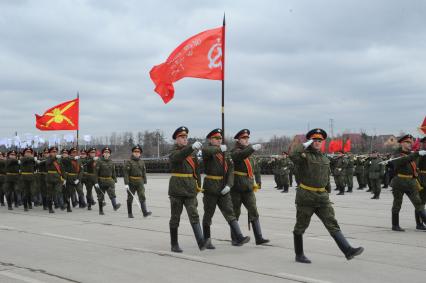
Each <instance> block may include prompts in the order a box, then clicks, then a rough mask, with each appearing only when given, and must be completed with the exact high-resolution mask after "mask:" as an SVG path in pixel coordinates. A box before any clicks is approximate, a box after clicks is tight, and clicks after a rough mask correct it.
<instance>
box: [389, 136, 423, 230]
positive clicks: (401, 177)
mask: <svg viewBox="0 0 426 283" xmlns="http://www.w3.org/2000/svg"><path fill="white" fill-rule="evenodd" d="M398 142H399V144H400V147H399V149H398V150H397V151H396V153H395V157H400V158H399V159H396V160H392V161H390V163H391V164H392V166H393V168H394V171H395V177H393V178H392V181H391V187H392V194H393V205H392V230H393V231H400V232H402V231H404V229H402V228H401V227H400V226H399V211H400V210H401V205H402V199H403V197H404V194H406V195H407V196H408V198H409V199H410V201H411V203H412V204H413V206H414V208H415V219H416V229H418V230H426V227H425V226H424V225H423V223H422V221H423V222H426V212H425V205H424V204H423V203H422V201H421V199H420V196H419V190H422V189H423V188H422V187H421V186H420V184H419V181H418V179H417V178H418V172H417V165H416V161H417V159H418V157H419V156H425V155H426V150H420V151H418V152H413V153H412V152H411V147H412V144H413V136H412V135H409V134H408V135H405V136H403V137H401V138H400V139H399V140H398Z"/></svg>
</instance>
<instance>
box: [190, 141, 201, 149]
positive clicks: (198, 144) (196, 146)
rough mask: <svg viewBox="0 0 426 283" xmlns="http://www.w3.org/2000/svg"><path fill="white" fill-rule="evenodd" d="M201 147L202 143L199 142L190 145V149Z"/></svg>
mask: <svg viewBox="0 0 426 283" xmlns="http://www.w3.org/2000/svg"><path fill="white" fill-rule="evenodd" d="M202 146H203V144H202V143H200V142H199V141H197V142H194V144H193V145H192V149H197V150H198V149H200V148H201V147H202Z"/></svg>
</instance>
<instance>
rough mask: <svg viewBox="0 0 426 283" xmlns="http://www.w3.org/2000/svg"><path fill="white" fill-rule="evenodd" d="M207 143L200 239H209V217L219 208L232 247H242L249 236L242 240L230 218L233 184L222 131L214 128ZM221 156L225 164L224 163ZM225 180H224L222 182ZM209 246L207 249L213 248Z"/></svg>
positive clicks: (232, 217) (231, 165) (210, 220)
mask: <svg viewBox="0 0 426 283" xmlns="http://www.w3.org/2000/svg"><path fill="white" fill-rule="evenodd" d="M206 138H207V140H208V141H209V144H208V145H207V146H205V147H203V150H202V153H203V163H204V173H205V174H206V177H205V178H204V183H203V192H204V197H203V203H204V216H203V231H204V239H205V240H207V239H209V238H211V237H210V226H211V223H212V218H213V215H214V212H215V210H216V206H217V207H219V209H220V211H221V212H222V214H223V216H224V217H225V219H226V221H227V222H228V224H229V226H230V228H231V239H232V245H233V246H242V245H243V244H245V243H247V242H248V241H250V237H244V236H243V234H242V232H241V229H240V225H239V224H238V221H237V218H236V217H235V215H234V211H233V207H232V200H231V196H230V194H229V192H230V190H231V187H232V186H233V184H234V164H233V163H232V160H231V159H230V157H229V155H226V150H227V147H226V145H225V144H221V143H222V130H221V129H214V130H212V131H211V132H210V133H209V134H208V135H207V137H206ZM224 156H225V162H224ZM224 177H225V180H224V179H223V178H224ZM214 248H215V247H214V246H213V245H212V244H210V245H208V246H207V249H214Z"/></svg>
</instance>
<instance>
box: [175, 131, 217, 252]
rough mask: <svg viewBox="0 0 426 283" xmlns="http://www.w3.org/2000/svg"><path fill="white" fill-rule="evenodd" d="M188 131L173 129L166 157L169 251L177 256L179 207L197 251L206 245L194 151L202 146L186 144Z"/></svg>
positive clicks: (178, 250)
mask: <svg viewBox="0 0 426 283" xmlns="http://www.w3.org/2000/svg"><path fill="white" fill-rule="evenodd" d="M188 132H189V130H188V128H187V127H183V126H182V127H179V128H177V129H176V130H175V132H174V133H173V136H172V137H173V139H174V140H175V141H176V143H175V145H174V147H173V149H172V151H171V152H170V155H169V160H170V169H171V172H172V176H171V178H170V181H169V198H170V210H171V216H170V222H169V226H170V242H171V250H172V252H177V253H181V252H182V249H181V248H180V247H179V243H178V227H179V222H180V216H181V214H182V210H183V206H185V208H186V212H187V213H188V218H189V222H190V223H191V226H192V230H193V231H194V235H195V239H196V241H197V244H198V247H199V249H200V250H204V249H206V247H207V246H208V245H210V239H207V240H205V239H204V235H203V231H202V230H201V225H200V219H199V216H198V211H197V205H198V202H197V193H198V192H199V191H201V188H200V181H201V178H200V172H199V166H198V159H197V156H196V152H197V151H198V150H200V149H201V147H202V144H201V143H200V142H195V143H193V144H192V145H191V144H188Z"/></svg>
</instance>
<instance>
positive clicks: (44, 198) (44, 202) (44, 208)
mask: <svg viewBox="0 0 426 283" xmlns="http://www.w3.org/2000/svg"><path fill="white" fill-rule="evenodd" d="M42 202H43V210H47V199H46V197H42Z"/></svg>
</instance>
